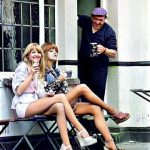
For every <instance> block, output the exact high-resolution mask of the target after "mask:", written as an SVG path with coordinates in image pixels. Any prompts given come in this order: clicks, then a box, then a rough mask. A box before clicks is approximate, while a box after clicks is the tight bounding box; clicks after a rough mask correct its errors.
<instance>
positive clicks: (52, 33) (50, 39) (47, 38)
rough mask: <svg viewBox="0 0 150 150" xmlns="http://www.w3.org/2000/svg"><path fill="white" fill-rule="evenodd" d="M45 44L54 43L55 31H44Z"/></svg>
mask: <svg viewBox="0 0 150 150" xmlns="http://www.w3.org/2000/svg"><path fill="white" fill-rule="evenodd" d="M45 42H53V43H55V30H50V29H45Z"/></svg>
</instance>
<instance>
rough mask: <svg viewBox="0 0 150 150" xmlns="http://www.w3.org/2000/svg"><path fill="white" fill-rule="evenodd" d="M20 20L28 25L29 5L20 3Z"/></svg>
mask: <svg viewBox="0 0 150 150" xmlns="http://www.w3.org/2000/svg"><path fill="white" fill-rule="evenodd" d="M22 20H23V24H24V25H30V5H29V4H22Z"/></svg>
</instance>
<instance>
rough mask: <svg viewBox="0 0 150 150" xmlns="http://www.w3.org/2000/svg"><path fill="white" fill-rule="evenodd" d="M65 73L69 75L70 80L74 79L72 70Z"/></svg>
mask: <svg viewBox="0 0 150 150" xmlns="http://www.w3.org/2000/svg"><path fill="white" fill-rule="evenodd" d="M65 73H66V74H67V77H68V78H71V77H72V70H69V71H66V72H65Z"/></svg>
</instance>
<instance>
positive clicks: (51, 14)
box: [45, 6, 55, 27]
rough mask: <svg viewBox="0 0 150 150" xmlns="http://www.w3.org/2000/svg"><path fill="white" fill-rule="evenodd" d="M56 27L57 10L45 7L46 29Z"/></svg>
mask: <svg viewBox="0 0 150 150" xmlns="http://www.w3.org/2000/svg"><path fill="white" fill-rule="evenodd" d="M50 26H51V27H55V8H54V7H48V6H45V27H50Z"/></svg>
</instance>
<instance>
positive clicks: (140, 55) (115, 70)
mask: <svg viewBox="0 0 150 150" xmlns="http://www.w3.org/2000/svg"><path fill="white" fill-rule="evenodd" d="M103 3H104V4H105V7H106V8H107V9H108V12H109V13H111V14H110V15H109V19H108V22H109V23H110V24H111V25H112V26H113V28H114V29H115V31H116V33H117V39H118V57H117V59H116V60H118V61H125V62H128V61H131V62H132V61H133V62H136V61H149V60H150V32H149V31H150V29H149V26H150V19H149V17H150V9H149V7H150V1H149V0H136V1H135V0H113V1H110V0H103ZM114 4H115V5H114ZM149 76H150V67H142V66H140V67H133V66H132V67H128V66H126V67H123V66H122V67H121V66H118V67H109V76H108V82H107V92H106V101H107V102H108V103H110V104H113V105H114V106H116V107H117V108H118V109H120V110H121V111H125V112H129V113H130V114H131V118H130V119H129V120H128V121H126V122H125V123H122V124H120V126H134V127H137V126H140V127H145V126H150V119H149V115H150V105H149V103H148V102H147V101H144V100H143V99H142V98H140V97H138V96H137V95H135V94H133V93H132V92H130V89H133V88H135V89H136V88H144V89H150V85H149V83H150V82H149V81H150V78H149Z"/></svg>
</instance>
